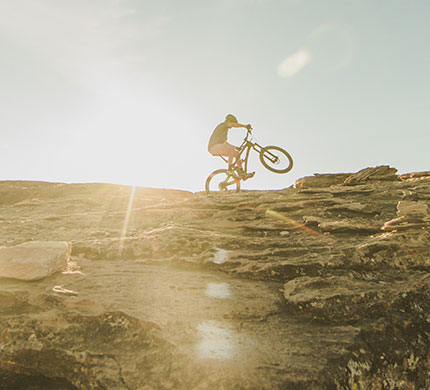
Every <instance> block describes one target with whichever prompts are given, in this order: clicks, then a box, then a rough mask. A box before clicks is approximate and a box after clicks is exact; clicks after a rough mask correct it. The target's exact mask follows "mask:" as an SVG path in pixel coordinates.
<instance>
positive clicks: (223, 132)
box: [208, 114, 255, 180]
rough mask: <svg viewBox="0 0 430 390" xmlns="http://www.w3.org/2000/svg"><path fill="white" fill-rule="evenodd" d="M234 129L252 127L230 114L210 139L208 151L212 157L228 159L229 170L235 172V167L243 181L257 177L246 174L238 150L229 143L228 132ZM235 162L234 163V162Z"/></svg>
mask: <svg viewBox="0 0 430 390" xmlns="http://www.w3.org/2000/svg"><path fill="white" fill-rule="evenodd" d="M232 127H245V128H247V129H248V130H249V129H251V125H242V124H241V123H239V122H238V120H237V118H236V117H235V116H234V115H232V114H228V115H227V116H226V117H225V121H224V122H222V123H220V124H219V125H218V126H217V127H216V128H215V130H214V131H213V132H212V135H211V137H210V139H209V144H208V151H209V153H210V154H212V156H224V157H228V170H229V171H231V172H233V169H234V167H235V166H236V167H237V172H238V174H239V177H240V178H241V179H243V180H246V179H249V178H251V177H253V176H254V175H255V172H251V173H246V172H245V171H244V170H243V168H242V161H241V160H240V159H239V152H238V151H237V148H236V147H235V146H233V145H231V144H229V143H228V142H227V135H228V131H229V130H230V129H231V128H232ZM233 160H234V162H233Z"/></svg>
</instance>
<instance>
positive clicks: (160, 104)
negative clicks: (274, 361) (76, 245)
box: [0, 0, 430, 191]
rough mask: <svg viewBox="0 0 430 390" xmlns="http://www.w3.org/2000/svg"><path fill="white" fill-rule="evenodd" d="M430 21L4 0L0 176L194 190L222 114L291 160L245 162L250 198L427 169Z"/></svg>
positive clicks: (340, 10)
mask: <svg viewBox="0 0 430 390" xmlns="http://www.w3.org/2000/svg"><path fill="white" fill-rule="evenodd" d="M429 16H430V2H429V1H427V0H379V1H375V0H324V1H322V0H193V1H191V0H182V1H178V0H139V1H138V0H109V1H108V0H103V1H101V0H91V1H90V0H86V1H84V0H75V1H73V2H71V1H69V0H55V1H54V0H15V1H13V2H12V1H7V0H0V50H1V56H2V57H1V58H2V60H1V61H0V85H1V88H0V110H1V111H0V131H1V144H0V163H1V166H2V167H3V169H2V171H1V172H2V173H1V174H0V180H4V179H25V180H47V181H63V182H87V181H91V182H94V181H96V182H111V183H124V184H137V185H142V186H149V187H167V188H182V189H188V190H192V191H199V190H202V189H203V186H204V181H205V179H206V176H207V175H208V174H209V173H210V172H211V171H212V170H214V169H216V168H218V167H222V166H223V164H224V163H223V162H222V161H221V160H220V159H218V158H215V157H212V156H210V155H209V154H208V152H207V149H206V147H207V141H208V139H209V136H210V134H211V132H212V130H213V128H214V127H215V126H216V125H217V124H218V123H219V122H221V121H222V120H223V119H224V117H225V115H226V114H228V113H233V114H235V115H236V116H237V117H238V119H239V120H240V121H241V122H243V123H251V124H252V125H253V127H254V135H255V137H256V139H257V140H258V141H259V142H260V143H261V144H263V145H270V144H275V145H279V146H282V147H284V148H285V149H287V150H288V151H289V152H290V153H291V154H292V156H293V158H294V161H295V167H294V169H293V171H291V172H290V173H289V174H287V175H276V174H273V173H270V172H268V171H266V170H265V169H264V168H263V167H262V166H261V165H260V163H259V162H258V159H257V155H253V156H252V157H251V168H252V169H253V170H255V171H256V172H257V173H256V176H255V178H254V179H253V180H252V181H249V183H246V185H245V187H246V188H261V189H270V188H285V187H287V186H289V185H291V184H293V183H294V181H295V180H296V179H298V178H299V177H303V176H307V175H312V174H313V173H328V172H331V173H335V172H355V171H358V170H359V169H362V168H366V167H368V166H375V165H380V164H389V165H391V166H394V167H396V168H398V169H399V171H400V172H402V173H403V172H411V171H422V170H430V165H429V164H428V157H427V155H428V151H427V148H428V145H429V141H430V135H429V127H430V116H429V113H428V106H429V103H430V92H429V90H430V88H429V87H430V76H429V67H430V46H429V41H430V27H429V23H428V19H429ZM303 58H305V59H306V60H303ZM243 135H244V133H243V130H238V129H233V130H231V137H230V141H231V142H232V143H239V142H240V139H241V137H243Z"/></svg>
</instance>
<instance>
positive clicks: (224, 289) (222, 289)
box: [205, 283, 231, 299]
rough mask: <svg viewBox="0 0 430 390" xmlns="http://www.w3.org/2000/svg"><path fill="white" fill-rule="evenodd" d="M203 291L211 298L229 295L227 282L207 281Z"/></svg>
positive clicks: (227, 296) (228, 296) (223, 297)
mask: <svg viewBox="0 0 430 390" xmlns="http://www.w3.org/2000/svg"><path fill="white" fill-rule="evenodd" d="M205 293H206V295H207V296H208V297H211V298H221V299H225V298H230V297H231V293H230V286H229V284H228V283H208V285H207V287H206V291H205Z"/></svg>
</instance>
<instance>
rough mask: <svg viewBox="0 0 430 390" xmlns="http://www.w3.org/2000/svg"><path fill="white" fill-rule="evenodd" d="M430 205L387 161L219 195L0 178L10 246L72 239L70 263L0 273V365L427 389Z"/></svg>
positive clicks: (426, 180)
mask: <svg viewBox="0 0 430 390" xmlns="http://www.w3.org/2000/svg"><path fill="white" fill-rule="evenodd" d="M429 202H430V173H429V172H418V173H410V174H406V175H397V174H396V170H395V169H394V168H391V167H388V166H380V167H376V168H367V169H364V170H361V171H359V172H357V173H354V174H352V173H345V174H319V175H314V176H311V177H306V178H303V179H300V180H298V181H297V183H296V186H295V188H286V189H284V190H280V191H242V192H240V193H237V194H236V193H233V194H213V195H206V194H204V193H195V194H193V193H189V192H186V191H173V190H153V189H144V188H131V187H126V186H116V185H106V184H60V183H41V182H11V181H10V182H0V245H3V246H7V247H9V246H15V245H19V244H22V243H24V242H27V241H64V242H70V243H71V244H72V252H71V263H70V267H69V269H68V270H66V272H65V273H62V274H61V273H60V274H56V275H53V276H51V277H49V278H46V279H44V280H42V281H39V282H31V283H29V282H21V281H15V280H12V279H0V313H1V317H0V368H1V369H3V370H5V371H6V372H8V373H9V374H10V373H13V374H16V375H18V374H25V375H32V376H39V377H43V378H61V379H63V380H65V381H66V382H67V383H68V384H70V385H71V386H75V387H76V388H79V389H81V388H85V389H109V390H110V389H169V388H172V389H173V388H174V389H204V388H222V386H224V388H226V389H233V388H234V389H255V388H258V389H277V388H278V389H303V388H307V389H354V390H358V389H425V388H429V387H430V377H429V375H428V372H429V366H430V360H429V358H428V356H429V352H430V351H429V347H428V345H429V337H430V303H429V302H430V300H429V297H430V285H429V278H430V276H429V274H428V271H429V269H430V249H429V241H430V236H429V229H430V216H429V214H428V205H429ZM211 288H212V292H211ZM200 291H202V292H203V293H204V294H203V295H205V294H206V295H205V298H204V299H203V298H201V297H199V295H198V293H199V292H200ZM223 294H224V295H223ZM133 300H134V301H133ZM203 317H204V319H205V320H204V321H202V318H203ZM217 337H218V338H217ZM202 340H203V341H202ZM220 340H221V341H220ZM227 341H228V343H227ZM223 343H224V344H223ZM213 344H216V345H217V347H214V346H213ZM220 345H221V346H222V348H221V349H219V346H220ZM217 348H218V349H217ZM208 351H209V355H208V354H207V352H208ZM10 375H11V374H10ZM10 380H12V379H10ZM5 389H6V387H5Z"/></svg>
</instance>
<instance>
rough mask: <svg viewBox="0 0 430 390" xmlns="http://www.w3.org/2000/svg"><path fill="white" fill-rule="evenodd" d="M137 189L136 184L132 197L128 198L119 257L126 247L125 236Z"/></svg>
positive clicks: (132, 188)
mask: <svg viewBox="0 0 430 390" xmlns="http://www.w3.org/2000/svg"><path fill="white" fill-rule="evenodd" d="M135 191H136V186H132V187H131V192H130V198H129V199H128V206H127V212H126V214H125V219H124V224H123V225H122V231H121V238H120V241H119V248H118V256H119V257H120V256H121V255H122V251H123V249H124V240H125V236H126V235H127V230H128V224H129V222H130V215H131V210H132V207H133V201H134V193H135Z"/></svg>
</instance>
